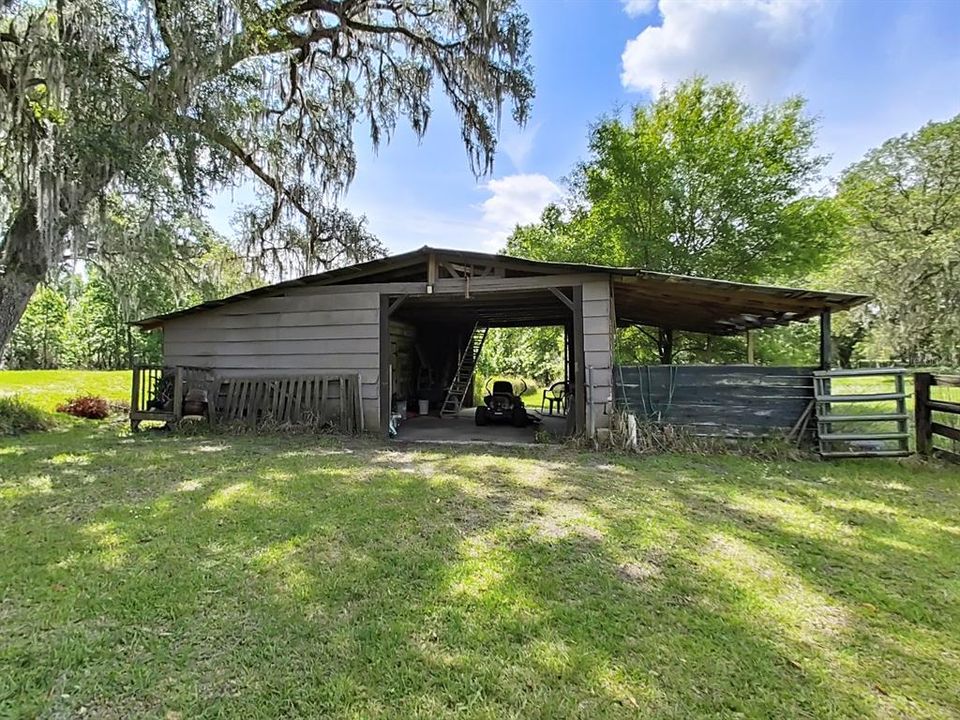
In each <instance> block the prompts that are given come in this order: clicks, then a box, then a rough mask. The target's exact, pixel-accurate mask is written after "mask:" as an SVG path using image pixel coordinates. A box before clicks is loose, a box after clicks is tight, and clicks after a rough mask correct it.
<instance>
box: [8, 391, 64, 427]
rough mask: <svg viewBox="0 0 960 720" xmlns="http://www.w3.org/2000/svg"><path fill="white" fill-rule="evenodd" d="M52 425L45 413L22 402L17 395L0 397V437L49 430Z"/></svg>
mask: <svg viewBox="0 0 960 720" xmlns="http://www.w3.org/2000/svg"><path fill="white" fill-rule="evenodd" d="M52 425H53V423H52V422H51V419H50V416H49V415H47V413H45V412H43V410H41V409H39V408H37V407H34V406H33V405H30V404H29V403H26V402H24V401H23V399H21V397H20V396H19V395H0V435H19V434H21V433H25V432H31V431H34V430H49V429H50V427H51V426H52Z"/></svg>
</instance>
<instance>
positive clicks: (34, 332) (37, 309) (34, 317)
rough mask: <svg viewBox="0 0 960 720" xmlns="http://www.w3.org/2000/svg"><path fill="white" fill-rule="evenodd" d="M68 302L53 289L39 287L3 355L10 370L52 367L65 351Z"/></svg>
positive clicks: (58, 361)
mask: <svg viewBox="0 0 960 720" xmlns="http://www.w3.org/2000/svg"><path fill="white" fill-rule="evenodd" d="M66 319H67V300H66V298H65V297H64V295H63V294H62V293H61V292H59V291H58V290H57V289H56V288H55V287H51V286H49V285H41V286H40V287H38V288H37V291H36V292H35V293H34V295H33V297H32V298H31V300H30V303H29V304H28V305H27V309H26V311H25V312H24V313H23V318H22V319H21V321H20V323H19V324H18V325H17V328H16V330H15V331H14V333H13V336H12V337H11V338H10V343H9V345H8V347H7V348H6V352H5V353H4V356H5V358H6V361H7V362H8V363H9V364H10V365H11V366H13V367H18V368H42V369H46V368H55V367H57V366H58V365H59V364H60V361H61V358H62V355H63V350H64V340H65V333H64V326H65V323H66Z"/></svg>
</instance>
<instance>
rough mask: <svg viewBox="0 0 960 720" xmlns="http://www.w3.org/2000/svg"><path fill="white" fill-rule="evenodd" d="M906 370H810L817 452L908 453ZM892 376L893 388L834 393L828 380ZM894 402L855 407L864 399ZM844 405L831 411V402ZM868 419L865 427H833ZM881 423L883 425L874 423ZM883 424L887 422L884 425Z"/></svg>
mask: <svg viewBox="0 0 960 720" xmlns="http://www.w3.org/2000/svg"><path fill="white" fill-rule="evenodd" d="M905 375H906V371H905V370H903V369H900V368H877V369H865V370H822V371H819V372H815V373H814V374H813V387H814V394H815V399H816V403H817V437H818V439H819V442H820V456H821V457H825V458H839V457H896V456H903V455H909V454H910V434H909V431H908V427H907V392H906V387H905V382H904V376H905ZM866 377H892V378H893V382H894V391H893V392H883V393H847V394H834V392H833V390H834V388H832V387H831V385H832V383H831V380H835V379H839V378H866ZM885 402H893V403H895V409H893V411H892V412H891V411H890V410H889V409H888V408H883V407H881V408H879V409H878V408H876V407H873V408H869V407H868V408H867V409H866V411H865V412H857V411H856V409H857V407H858V406H859V405H860V404H863V403H870V404H875V403H885ZM835 404H840V405H841V406H842V407H843V408H844V409H843V410H840V411H834V405H835ZM847 423H869V425H868V427H867V429H859V428H862V426H859V428H858V429H857V430H852V431H847V430H840V431H838V430H836V429H835V426H836V425H838V424H839V425H844V424H847ZM877 425H880V426H881V428H882V429H879V428H877V427H876V426H877ZM883 425H887V427H886V428H883V427H882V426H883Z"/></svg>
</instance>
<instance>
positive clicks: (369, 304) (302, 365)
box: [163, 288, 380, 430]
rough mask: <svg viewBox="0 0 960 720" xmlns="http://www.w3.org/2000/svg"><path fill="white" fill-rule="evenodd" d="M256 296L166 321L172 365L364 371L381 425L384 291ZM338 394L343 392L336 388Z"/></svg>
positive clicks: (231, 372)
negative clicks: (380, 358)
mask: <svg viewBox="0 0 960 720" xmlns="http://www.w3.org/2000/svg"><path fill="white" fill-rule="evenodd" d="M317 289H318V290H322V292H318V293H315V294H310V295H307V294H303V293H298V294H297V295H294V296H281V297H266V298H252V299H250V300H244V301H241V302H237V303H231V304H229V305H225V306H223V307H221V308H215V309H212V310H209V311H206V312H203V313H198V314H196V315H189V316H185V317H183V318H175V319H172V320H170V321H168V322H166V323H165V324H164V331H163V343H164V362H165V363H166V364H167V365H197V366H203V367H209V368H212V369H213V370H214V371H215V372H216V373H217V374H218V375H220V376H221V377H241V376H251V375H253V374H257V373H261V374H264V375H271V376H282V375H337V374H341V373H342V374H345V375H346V374H352V373H356V372H358V371H359V372H360V374H361V377H362V381H363V382H362V386H361V391H362V396H363V410H364V420H365V423H366V426H367V428H368V429H374V430H375V429H376V428H378V427H379V425H380V423H379V415H378V411H377V399H378V397H379V394H378V393H379V389H378V383H379V380H380V371H379V331H380V327H379V319H380V309H379V306H380V296H379V294H378V293H376V292H356V291H355V290H351V291H349V292H331V291H330V289H329V288H317ZM332 392H334V393H336V392H338V391H337V390H336V389H332Z"/></svg>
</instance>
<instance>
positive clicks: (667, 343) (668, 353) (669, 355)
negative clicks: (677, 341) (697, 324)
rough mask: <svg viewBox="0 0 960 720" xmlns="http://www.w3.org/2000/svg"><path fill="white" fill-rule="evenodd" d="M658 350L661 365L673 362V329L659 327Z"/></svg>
mask: <svg viewBox="0 0 960 720" xmlns="http://www.w3.org/2000/svg"><path fill="white" fill-rule="evenodd" d="M657 352H658V353H659V355H660V364H661V365H672V364H673V330H669V329H666V328H657Z"/></svg>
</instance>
